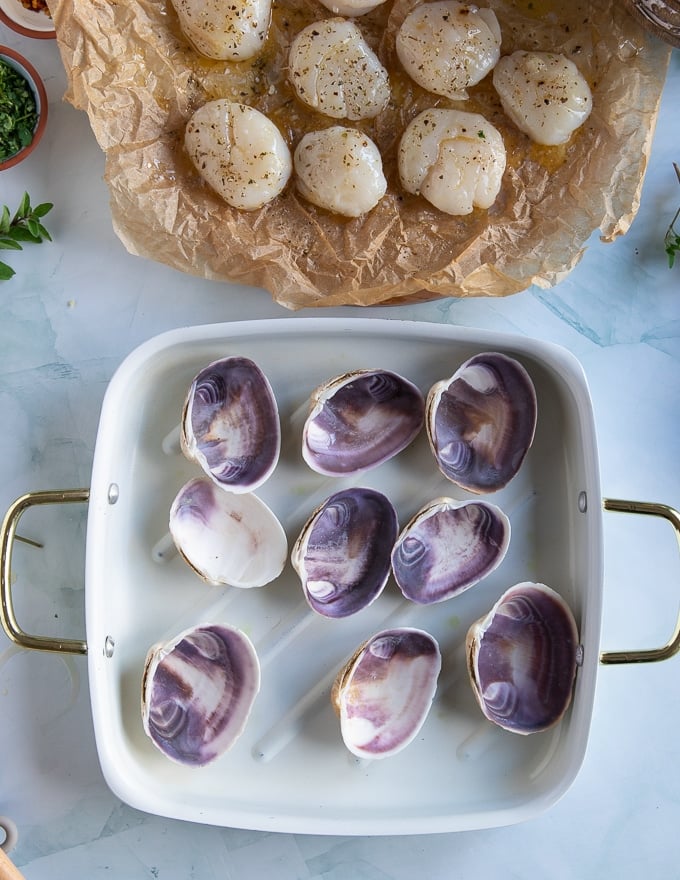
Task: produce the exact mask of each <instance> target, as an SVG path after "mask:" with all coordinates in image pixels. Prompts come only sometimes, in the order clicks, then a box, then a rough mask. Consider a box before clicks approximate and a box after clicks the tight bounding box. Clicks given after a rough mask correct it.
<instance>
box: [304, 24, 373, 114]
mask: <svg viewBox="0 0 680 880" xmlns="http://www.w3.org/2000/svg"><path fill="white" fill-rule="evenodd" d="M288 66H289V71H288V76H289V78H290V81H291V83H292V84H293V87H294V88H295V91H296V93H297V95H298V97H299V98H300V100H301V101H304V102H305V104H308V105H309V106H310V107H313V108H314V109H315V110H319V111H320V112H321V113H324V114H325V115H326V116H330V117H332V118H333V119H351V120H352V121H356V120H358V119H370V118H372V117H374V116H377V115H378V113H380V111H381V110H383V109H384V108H385V106H386V105H387V102H388V101H389V99H390V83H389V78H388V75H387V71H386V70H385V68H384V67H383V66H382V64H381V63H380V61H379V60H378V57H377V55H376V54H375V52H373V50H372V49H371V47H370V46H369V45H368V43H367V42H366V41H365V39H364V37H363V35H362V33H361V31H360V30H359V28H358V27H357V26H356V25H355V24H354V23H353V22H351V21H345V20H344V19H342V18H331V19H328V20H326V21H317V22H314V23H313V24H310V25H308V26H307V27H306V28H304V29H303V30H301V31H300V33H299V34H298V35H297V36H296V37H295V39H294V40H293V42H292V44H291V47H290V52H289V55H288Z"/></svg>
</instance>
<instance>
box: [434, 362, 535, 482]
mask: <svg viewBox="0 0 680 880" xmlns="http://www.w3.org/2000/svg"><path fill="white" fill-rule="evenodd" d="M426 425H427V435H428V439H429V441H430V446H431V448H432V452H433V454H434V457H435V460H436V462H437V466H438V467H439V469H440V471H441V472H442V473H443V474H444V476H445V477H447V478H448V479H449V480H451V481H452V482H454V483H456V484H457V485H458V486H461V487H462V488H463V489H467V490H468V491H470V492H476V493H482V494H483V493H487V492H495V491H496V490H497V489H502V488H503V486H505V485H506V484H507V483H508V482H509V481H510V480H511V479H512V478H513V477H514V476H515V474H516V473H517V471H518V470H519V468H520V466H521V464H522V462H523V461H524V458H525V456H526V454H527V451H528V450H529V447H530V446H531V444H532V442H533V439H534V432H535V429H536V390H535V388H534V384H533V382H532V380H531V377H530V376H529V374H528V373H527V371H526V369H525V368H524V367H523V366H522V365H521V364H520V363H519V362H518V361H516V360H514V359H513V358H511V357H508V356H507V355H504V354H500V353H499V352H484V353H482V354H478V355H475V356H474V357H471V358H469V360H467V361H465V363H463V364H462V365H461V366H460V367H459V369H458V370H456V372H455V373H454V374H453V376H452V377H451V378H450V379H446V380H444V381H441V382H437V383H435V384H434V385H433V386H432V388H431V389H430V391H429V393H428V395H427V402H426Z"/></svg>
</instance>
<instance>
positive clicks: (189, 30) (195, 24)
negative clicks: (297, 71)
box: [172, 0, 271, 61]
mask: <svg viewBox="0 0 680 880" xmlns="http://www.w3.org/2000/svg"><path fill="white" fill-rule="evenodd" d="M172 5H173V6H174V7H175V10H176V12H177V17H178V18H179V23H180V27H181V29H182V32H183V33H184V36H185V37H186V38H187V39H188V40H189V42H190V43H192V44H193V46H194V48H195V49H196V51H197V52H200V54H201V55H205V56H206V57H207V58H214V59H216V60H218V61H245V60H246V59H248V58H252V57H253V56H254V55H257V53H258V52H259V51H260V49H262V46H263V45H264V41H265V39H266V37H267V33H268V31H269V22H270V19H271V0H228V2H220V0H172Z"/></svg>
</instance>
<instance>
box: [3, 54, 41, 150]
mask: <svg viewBox="0 0 680 880" xmlns="http://www.w3.org/2000/svg"><path fill="white" fill-rule="evenodd" d="M37 123H38V108H37V107H36V103H35V95H34V94H33V91H32V89H31V87H30V85H29V84H28V82H27V81H26V79H25V78H24V76H23V75H22V74H21V73H19V71H18V70H15V69H14V68H13V67H10V65H9V64H7V63H6V62H5V61H0V162H1V161H2V160H3V159H9V158H10V156H14V155H15V153H18V152H19V150H22V149H23V148H24V147H27V146H28V145H29V144H30V143H31V141H32V140H33V133H34V132H35V127H36V125H37Z"/></svg>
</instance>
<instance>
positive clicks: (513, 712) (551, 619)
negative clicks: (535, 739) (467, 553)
mask: <svg viewBox="0 0 680 880" xmlns="http://www.w3.org/2000/svg"><path fill="white" fill-rule="evenodd" d="M466 647H467V655H468V672H469V675H470V681H471V683H472V689H473V691H474V694H475V697H476V698H477V702H478V703H479V705H480V707H481V709H482V712H483V713H484V715H485V716H486V717H487V718H488V719H489V720H490V721H493V722H494V724H498V725H499V726H500V727H503V728H504V729H505V730H510V731H512V732H513V733H521V734H530V733H538V732H540V731H542V730H547V729H548V728H550V727H552V726H553V725H555V724H557V722H558V721H559V720H560V719H561V718H562V717H563V715H564V713H565V712H566V711H567V709H568V707H569V704H570V703H571V698H572V692H573V688H574V679H575V677H576V668H577V666H578V656H579V639H578V629H577V626H576V621H575V620H574V616H573V614H572V612H571V609H570V608H569V606H568V605H567V603H566V602H565V601H564V599H563V598H562V597H561V596H560V595H559V594H558V593H556V592H555V591H554V590H552V589H551V588H550V587H547V586H546V585H545V584H535V583H529V582H527V583H521V584H516V585H515V586H514V587H511V588H510V589H509V590H507V591H506V592H505V593H504V594H503V595H502V596H501V598H500V599H499V600H498V602H496V604H495V605H494V607H493V608H492V609H491V611H490V612H489V614H487V615H486V617H484V618H482V619H480V620H479V621H477V622H476V623H474V624H473V625H472V626H471V627H470V629H469V630H468V634H467V639H466Z"/></svg>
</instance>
